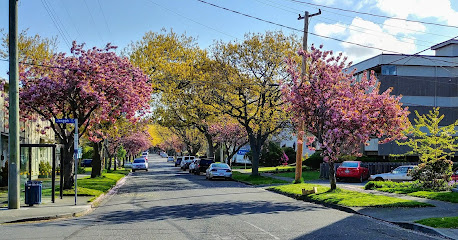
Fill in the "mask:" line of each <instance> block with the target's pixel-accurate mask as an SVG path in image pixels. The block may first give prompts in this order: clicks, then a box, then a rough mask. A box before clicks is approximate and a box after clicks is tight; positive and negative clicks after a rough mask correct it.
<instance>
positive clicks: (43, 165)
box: [38, 161, 52, 177]
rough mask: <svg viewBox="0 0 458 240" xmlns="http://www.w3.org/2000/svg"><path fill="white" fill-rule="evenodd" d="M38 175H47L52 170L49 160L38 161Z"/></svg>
mask: <svg viewBox="0 0 458 240" xmlns="http://www.w3.org/2000/svg"><path fill="white" fill-rule="evenodd" d="M38 171H39V172H40V173H39V175H41V176H46V177H48V176H49V174H50V173H51V171H52V167H51V164H50V163H49V162H45V161H40V163H39V164H38Z"/></svg>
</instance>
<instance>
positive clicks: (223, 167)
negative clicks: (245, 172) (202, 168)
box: [205, 163, 232, 180]
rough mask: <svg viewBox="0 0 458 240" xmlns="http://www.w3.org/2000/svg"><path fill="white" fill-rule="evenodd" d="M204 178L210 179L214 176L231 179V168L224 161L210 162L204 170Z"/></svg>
mask: <svg viewBox="0 0 458 240" xmlns="http://www.w3.org/2000/svg"><path fill="white" fill-rule="evenodd" d="M205 178H206V179H209V180H212V179H214V178H224V179H232V170H231V167H230V166H229V165H227V164H226V163H212V164H210V167H208V168H207V171H206V172H205Z"/></svg>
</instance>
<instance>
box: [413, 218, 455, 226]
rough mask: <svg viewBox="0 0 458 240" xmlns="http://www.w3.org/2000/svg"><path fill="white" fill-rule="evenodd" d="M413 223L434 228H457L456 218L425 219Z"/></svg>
mask: <svg viewBox="0 0 458 240" xmlns="http://www.w3.org/2000/svg"><path fill="white" fill-rule="evenodd" d="M415 222H416V223H420V224H423V225H426V226H430V227H434V228H455V229H457V228H458V217H441V218H427V219H422V220H418V221H415Z"/></svg>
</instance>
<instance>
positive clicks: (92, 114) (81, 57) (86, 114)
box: [20, 42, 152, 189]
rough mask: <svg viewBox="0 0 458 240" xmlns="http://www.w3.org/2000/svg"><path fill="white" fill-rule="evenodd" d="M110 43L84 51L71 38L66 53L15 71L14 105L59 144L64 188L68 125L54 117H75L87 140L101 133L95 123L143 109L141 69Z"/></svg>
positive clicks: (147, 92) (69, 152)
mask: <svg viewBox="0 0 458 240" xmlns="http://www.w3.org/2000/svg"><path fill="white" fill-rule="evenodd" d="M115 48H116V47H114V46H111V45H110V44H107V46H106V47H105V48H104V49H98V48H95V47H94V48H91V49H88V50H84V45H78V44H76V42H73V47H72V48H71V53H72V55H71V56H67V55H66V54H65V53H59V54H55V55H53V56H52V57H51V58H50V59H49V60H44V62H43V64H42V65H39V66H38V65H34V66H27V68H22V69H21V72H20V81H21V83H20V84H21V90H20V107H21V110H22V111H23V112H24V113H25V114H26V115H25V116H26V117H27V116H33V113H36V114H38V115H39V116H40V117H41V118H42V119H43V120H46V121H49V123H50V127H51V128H52V130H53V131H54V133H55V134H56V136H57V138H58V139H59V140H60V142H61V143H62V144H63V145H64V149H63V154H64V166H63V168H64V173H65V175H64V188H65V189H69V188H71V187H72V185H73V175H74V170H75V169H74V164H73V163H74V162H73V161H74V159H73V157H72V156H73V141H74V138H73V135H74V132H75V128H74V126H73V124H65V123H60V124H57V123H55V121H54V119H57V118H72V119H78V128H79V136H82V135H83V134H87V135H88V138H89V139H90V140H91V141H95V140H97V138H99V137H100V136H103V132H101V131H100V129H98V128H97V126H98V124H100V123H107V122H111V123H114V122H115V121H116V119H117V118H119V116H120V115H123V116H124V117H125V118H126V119H131V118H133V117H135V116H136V115H137V114H138V113H139V112H142V111H143V110H145V109H148V107H149V104H148V100H149V99H150V96H151V93H152V88H151V85H150V84H149V83H148V78H147V76H146V75H145V74H143V72H142V71H141V70H140V69H138V68H135V67H133V66H132V64H131V63H130V62H129V60H128V59H127V58H122V57H119V56H117V55H116V53H115V52H114V51H113V49H115Z"/></svg>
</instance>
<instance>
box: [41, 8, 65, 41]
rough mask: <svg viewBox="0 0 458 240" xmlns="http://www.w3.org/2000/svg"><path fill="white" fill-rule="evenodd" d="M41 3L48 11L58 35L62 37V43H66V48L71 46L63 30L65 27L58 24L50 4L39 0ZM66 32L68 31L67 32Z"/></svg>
mask: <svg viewBox="0 0 458 240" xmlns="http://www.w3.org/2000/svg"><path fill="white" fill-rule="evenodd" d="M41 3H42V4H43V7H44V8H45V10H46V12H47V13H48V15H49V17H50V18H51V21H52V22H53V24H54V26H55V27H56V29H57V31H58V32H59V35H60V36H61V37H62V39H63V40H64V43H65V44H66V45H67V47H68V48H71V43H70V41H69V40H68V38H67V37H66V35H65V33H64V30H63V29H65V28H63V29H62V28H61V26H60V25H59V20H58V19H57V17H56V16H55V15H54V14H53V13H52V11H51V9H50V6H49V5H48V4H49V3H48V2H47V1H46V0H41ZM67 34H68V33H67Z"/></svg>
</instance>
